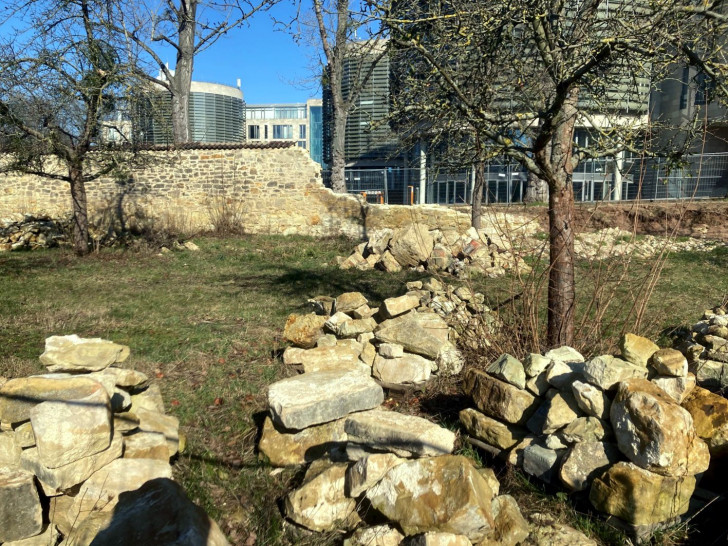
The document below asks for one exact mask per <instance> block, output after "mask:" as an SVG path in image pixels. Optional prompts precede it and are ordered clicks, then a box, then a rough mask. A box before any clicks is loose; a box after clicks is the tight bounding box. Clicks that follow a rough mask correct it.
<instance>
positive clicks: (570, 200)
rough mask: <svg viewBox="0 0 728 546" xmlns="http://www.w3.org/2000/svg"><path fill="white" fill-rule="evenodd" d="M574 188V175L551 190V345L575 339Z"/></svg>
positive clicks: (549, 342) (547, 338)
mask: <svg viewBox="0 0 728 546" xmlns="http://www.w3.org/2000/svg"><path fill="white" fill-rule="evenodd" d="M573 221H574V188H573V186H572V185H571V176H569V180H568V182H567V183H566V184H564V185H563V187H561V188H558V189H556V188H552V189H551V191H550V192H549V251H550V267H551V269H550V271H549V289H548V332H547V335H546V342H547V343H548V346H549V347H561V346H562V345H572V344H573V342H574V302H575V299H576V290H575V283H574V281H575V278H574V230H573Z"/></svg>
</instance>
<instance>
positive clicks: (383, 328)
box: [374, 313, 449, 359]
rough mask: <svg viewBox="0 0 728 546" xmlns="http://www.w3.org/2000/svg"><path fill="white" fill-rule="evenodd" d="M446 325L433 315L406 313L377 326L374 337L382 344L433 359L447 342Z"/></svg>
mask: <svg viewBox="0 0 728 546" xmlns="http://www.w3.org/2000/svg"><path fill="white" fill-rule="evenodd" d="M448 329H449V328H448V326H447V323H446V322H445V321H444V320H443V319H442V318H441V317H439V316H438V315H436V314H435V313H407V314H405V315H402V316H399V317H396V318H393V319H388V320H385V321H383V322H382V323H380V324H379V326H377V328H376V330H375V331H374V335H375V336H376V338H377V340H379V341H380V342H384V343H397V344H399V345H402V347H404V350H405V351H407V352H409V353H415V354H418V355H421V356H424V357H426V358H431V359H435V358H437V356H438V354H440V350H441V349H442V347H443V345H444V344H445V343H447V342H448Z"/></svg>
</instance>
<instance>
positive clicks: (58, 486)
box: [20, 431, 124, 490]
mask: <svg viewBox="0 0 728 546" xmlns="http://www.w3.org/2000/svg"><path fill="white" fill-rule="evenodd" d="M123 447H124V442H123V440H122V436H121V433H120V432H118V431H114V436H113V438H112V439H111V444H110V445H109V447H108V449H105V450H104V451H101V452H100V453H96V454H94V455H91V456H89V457H84V458H82V459H78V460H77V461H74V462H72V463H71V464H67V465H65V466H59V467H57V468H48V467H47V466H45V465H43V463H41V462H40V457H39V455H38V448H35V447H33V448H30V449H24V450H23V453H22V454H21V456H20V466H21V467H22V468H23V469H25V470H27V471H29V472H32V473H33V474H35V475H36V476H37V477H38V479H39V480H40V481H41V482H42V484H43V485H44V486H47V487H48V488H50V489H54V490H65V489H69V488H71V487H73V486H74V485H77V484H79V483H81V482H83V481H84V480H86V479H87V478H88V477H89V476H91V475H92V474H93V473H94V472H96V471H97V470H99V469H101V468H102V467H104V466H106V465H108V464H110V463H111V462H112V461H113V460H115V459H118V458H119V457H121V454H122V450H123Z"/></svg>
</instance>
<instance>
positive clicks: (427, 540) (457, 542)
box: [402, 532, 473, 546]
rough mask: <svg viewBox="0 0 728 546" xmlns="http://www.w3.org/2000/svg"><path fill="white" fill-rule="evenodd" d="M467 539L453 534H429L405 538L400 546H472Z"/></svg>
mask: <svg viewBox="0 0 728 546" xmlns="http://www.w3.org/2000/svg"><path fill="white" fill-rule="evenodd" d="M472 545H473V543H472V542H470V540H468V537H466V536H463V535H456V534H453V533H438V532H430V533H423V534H421V535H415V536H413V537H407V538H406V539H405V540H404V541H403V542H402V546H472Z"/></svg>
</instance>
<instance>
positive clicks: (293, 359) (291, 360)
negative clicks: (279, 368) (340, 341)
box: [283, 336, 336, 366]
mask: <svg viewBox="0 0 728 546" xmlns="http://www.w3.org/2000/svg"><path fill="white" fill-rule="evenodd" d="M332 337H334V339H336V338H335V336H332ZM321 339H323V338H321ZM305 351H306V349H301V348H300V347H286V349H285V351H283V363H284V364H285V365H286V366H296V365H300V364H301V363H302V359H301V356H302V355H303V353H304V352H305Z"/></svg>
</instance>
